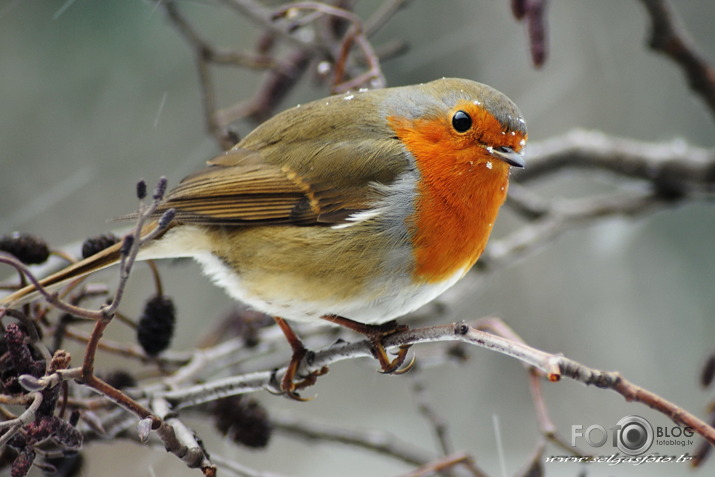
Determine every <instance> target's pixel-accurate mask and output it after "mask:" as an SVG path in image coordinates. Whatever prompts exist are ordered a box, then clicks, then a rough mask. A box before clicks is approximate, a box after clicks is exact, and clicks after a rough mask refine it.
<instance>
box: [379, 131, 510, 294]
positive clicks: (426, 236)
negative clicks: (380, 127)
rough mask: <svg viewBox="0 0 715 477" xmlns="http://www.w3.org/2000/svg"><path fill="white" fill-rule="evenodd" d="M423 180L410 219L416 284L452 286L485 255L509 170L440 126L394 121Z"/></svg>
mask: <svg viewBox="0 0 715 477" xmlns="http://www.w3.org/2000/svg"><path fill="white" fill-rule="evenodd" d="M389 121H390V124H391V126H392V128H393V129H394V130H395V132H396V133H397V135H398V137H399V138H400V139H401V140H402V142H403V143H404V144H405V146H406V147H407V149H408V150H409V151H410V152H411V153H412V154H413V155H414V157H415V159H416V162H417V167H418V169H419V171H420V175H421V179H420V183H419V187H418V197H417V200H416V204H415V206H416V207H415V216H414V217H412V218H411V221H410V227H411V229H412V241H413V247H414V252H413V253H414V259H415V264H416V266H415V269H414V274H415V278H416V279H418V280H420V281H424V282H428V283H434V282H440V281H443V280H447V279H449V278H451V277H453V276H454V274H455V273H458V272H460V271H463V272H466V271H467V270H468V269H469V268H470V267H471V266H472V265H474V263H475V262H476V261H477V259H478V258H479V256H480V255H481V254H482V252H483V251H484V247H485V246H486V243H487V240H488V239H489V234H490V233H491V231H492V226H493V224H494V221H495V219H496V216H497V212H498V211H499V207H500V206H501V205H502V203H503V202H504V199H505V197H506V191H507V185H508V178H509V166H508V165H507V164H505V163H504V162H502V161H500V160H497V159H495V158H493V157H491V156H490V155H489V154H488V153H487V151H486V150H485V148H484V146H483V145H482V144H480V143H476V142H474V141H473V140H471V138H467V137H462V136H456V135H455V134H454V132H453V130H452V129H451V128H450V126H449V124H444V123H443V122H440V121H438V120H428V119H418V120H415V121H406V120H404V119H401V118H395V117H392V118H389Z"/></svg>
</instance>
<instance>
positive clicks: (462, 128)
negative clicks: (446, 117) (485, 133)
mask: <svg viewBox="0 0 715 477" xmlns="http://www.w3.org/2000/svg"><path fill="white" fill-rule="evenodd" d="M452 127H453V128H454V129H455V131H457V132H460V133H463V132H467V131H469V128H471V127H472V118H471V116H469V114H467V113H465V112H464V111H461V110H460V111H457V112H456V113H454V116H452Z"/></svg>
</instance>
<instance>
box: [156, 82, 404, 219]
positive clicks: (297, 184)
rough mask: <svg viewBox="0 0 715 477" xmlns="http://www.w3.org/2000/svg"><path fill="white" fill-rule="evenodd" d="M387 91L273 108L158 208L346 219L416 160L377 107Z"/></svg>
mask: <svg viewBox="0 0 715 477" xmlns="http://www.w3.org/2000/svg"><path fill="white" fill-rule="evenodd" d="M384 94H385V93H384V92H383V91H374V92H369V93H361V94H357V95H355V98H354V99H352V100H351V101H346V100H343V99H333V98H328V99H327V100H320V101H315V102H313V103H309V104H307V105H303V106H302V107H296V108H292V109H290V110H288V111H284V112H283V113H280V114H278V115H277V116H274V117H273V118H272V119H270V120H268V121H267V122H266V123H264V124H263V125H261V126H259V127H258V128H256V129H255V130H254V131H253V132H251V133H250V134H249V135H248V136H246V138H245V139H244V140H243V141H241V142H240V143H239V144H238V145H237V146H236V147H235V148H234V149H231V150H230V151H228V152H226V153H225V154H223V155H221V156H218V157H216V158H214V159H212V160H211V161H209V166H208V167H206V168H205V169H203V170H200V171H198V172H196V173H194V174H192V175H190V176H188V177H187V178H185V179H184V180H183V181H182V182H181V184H179V186H178V187H177V188H176V189H174V190H172V191H171V192H169V193H168V195H167V197H166V200H165V201H164V203H163V204H162V205H161V207H160V209H161V210H159V213H161V212H162V211H163V210H166V209H169V208H174V209H175V210H176V218H177V220H178V221H180V222H192V223H198V224H207V225H209V224H216V225H259V224H261V225H262V224H299V225H330V224H338V223H344V222H345V219H346V218H348V217H349V216H350V215H351V214H354V213H355V212H358V211H363V210H368V209H370V208H371V207H372V206H374V204H375V202H376V201H377V200H379V199H380V198H381V196H380V194H381V192H379V191H378V190H377V188H375V187H374V186H375V184H383V185H388V184H390V183H392V182H393V181H394V180H395V179H396V178H397V177H399V175H400V174H401V173H403V172H405V171H406V170H407V169H408V168H410V167H412V166H410V163H409V160H408V159H407V157H406V155H405V153H404V149H403V146H402V144H401V143H400V142H399V140H397V138H396V137H394V133H393V132H392V131H391V129H390V128H389V127H388V126H387V123H386V122H384V121H383V122H380V121H375V119H374V114H371V112H374V110H375V104H374V103H375V102H376V101H377V100H379V99H380V98H381V97H382V96H383V95H384ZM382 190H384V188H383V189H382Z"/></svg>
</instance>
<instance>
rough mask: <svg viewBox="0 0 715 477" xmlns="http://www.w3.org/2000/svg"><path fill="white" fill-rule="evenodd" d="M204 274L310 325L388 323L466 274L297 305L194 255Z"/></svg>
mask: <svg viewBox="0 0 715 477" xmlns="http://www.w3.org/2000/svg"><path fill="white" fill-rule="evenodd" d="M194 259H196V260H197V261H198V262H199V263H200V264H201V265H202V267H203V271H204V273H205V274H206V275H208V276H209V277H210V278H211V279H212V280H213V281H214V283H216V284H217V285H219V286H220V287H222V288H223V289H225V290H226V291H227V292H228V294H229V295H230V296H232V297H233V298H235V299H237V300H239V301H241V302H242V303H245V304H247V305H249V306H251V307H252V308H254V309H256V310H258V311H261V312H263V313H266V314H269V315H271V316H279V317H281V318H285V319H287V320H294V321H303V322H310V321H316V320H319V319H320V317H321V316H324V315H337V316H342V317H344V318H350V319H351V320H355V321H359V322H361V323H384V322H386V321H390V320H393V319H395V318H398V317H400V316H402V315H405V314H407V313H409V312H411V311H414V310H416V309H417V308H419V307H421V306H422V305H424V304H426V303H428V302H430V301H432V300H434V299H435V298H436V297H438V296H439V295H441V294H442V293H443V292H444V291H445V290H447V289H448V288H449V287H451V286H452V285H454V284H455V283H456V282H457V281H458V280H459V279H460V278H462V276H463V275H464V273H465V272H466V271H460V272H459V273H456V274H454V275H453V276H452V277H450V279H449V280H446V281H442V282H439V283H435V284H422V285H415V284H413V283H411V282H410V280H409V278H405V279H404V281H403V283H398V282H399V280H394V279H393V280H391V281H390V282H389V283H383V284H382V285H381V286H380V289H368V290H366V292H365V293H363V294H362V295H358V296H356V297H355V298H352V299H350V300H345V301H337V300H331V299H326V300H323V301H320V302H297V301H294V300H285V299H284V297H283V296H282V295H281V294H280V293H277V294H276V296H274V297H271V299H266V298H265V295H264V297H263V298H258V297H256V296H255V294H252V293H249V292H248V289H247V287H245V286H244V285H243V283H242V280H241V278H240V277H239V276H238V275H236V274H235V273H234V272H233V271H232V270H230V269H229V268H228V267H226V266H225V265H224V263H223V262H222V261H221V260H219V259H218V258H216V257H215V256H213V255H212V254H210V253H202V254H197V255H195V256H194ZM275 280H276V286H275V287H274V289H275V290H277V291H279V290H280V288H281V286H280V283H281V277H276V278H275Z"/></svg>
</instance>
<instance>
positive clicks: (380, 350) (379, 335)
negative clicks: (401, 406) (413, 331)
mask: <svg viewBox="0 0 715 477" xmlns="http://www.w3.org/2000/svg"><path fill="white" fill-rule="evenodd" d="M321 318H322V319H324V320H326V321H329V322H331V323H335V324H336V325H340V326H344V327H345V328H349V329H351V330H353V331H356V332H358V333H360V334H363V335H365V336H366V337H367V338H368V339H369V340H370V341H371V342H372V354H373V355H374V356H375V358H377V360H378V361H379V362H380V367H381V368H382V369H381V372H382V373H385V374H404V373H406V372H407V371H409V370H410V369H412V366H413V365H414V364H415V362H414V359H413V360H412V361H410V362H409V363H408V364H407V365H406V366H404V367H403V366H402V365H403V363H404V362H405V358H406V357H407V351H408V350H409V349H410V346H411V345H401V346H400V349H399V351H398V352H397V355H396V356H395V358H394V359H392V360H390V357H389V356H388V355H387V351H386V350H385V345H383V344H382V340H383V338H384V337H385V336H389V335H391V334H393V333H397V332H400V331H405V330H406V329H407V328H408V327H407V325H403V324H399V323H397V321H395V320H392V321H388V322H387V323H382V324H379V325H368V324H365V323H360V322H359V321H354V320H351V319H349V318H343V317H342V316H336V315H325V316H322V317H321Z"/></svg>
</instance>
